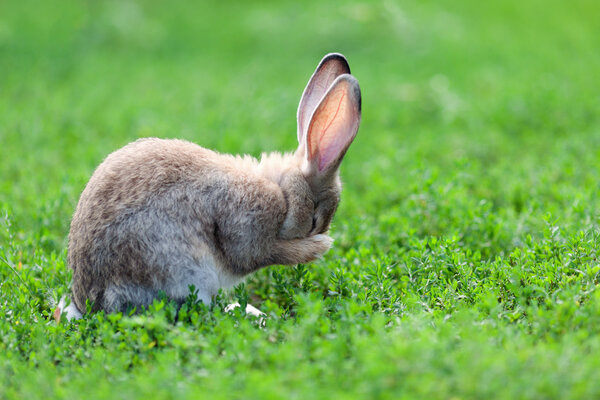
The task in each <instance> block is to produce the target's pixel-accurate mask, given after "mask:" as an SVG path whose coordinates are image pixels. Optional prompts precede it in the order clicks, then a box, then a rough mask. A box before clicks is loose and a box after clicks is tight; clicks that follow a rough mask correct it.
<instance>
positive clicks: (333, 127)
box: [308, 82, 360, 172]
mask: <svg viewBox="0 0 600 400" xmlns="http://www.w3.org/2000/svg"><path fill="white" fill-rule="evenodd" d="M352 96H353V92H352V90H348V85H347V84H345V83H344V82H341V83H340V84H338V85H337V87H336V88H334V89H333V90H332V91H331V92H330V93H329V94H328V95H327V97H326V98H325V99H323V102H322V103H321V104H320V105H319V107H318V108H317V110H316V111H315V114H314V115H313V119H312V121H311V126H310V129H309V141H308V146H309V149H308V157H309V161H312V162H314V161H315V160H314V159H315V157H318V172H323V171H324V170H326V169H328V168H330V167H332V166H334V165H335V164H336V162H337V161H338V160H339V159H340V158H341V157H342V156H343V155H344V153H345V152H346V150H347V149H348V146H350V143H352V140H353V139H354V137H355V136H356V131H357V130H358V122H359V119H360V114H359V111H358V105H357V99H355V98H353V97H352Z"/></svg>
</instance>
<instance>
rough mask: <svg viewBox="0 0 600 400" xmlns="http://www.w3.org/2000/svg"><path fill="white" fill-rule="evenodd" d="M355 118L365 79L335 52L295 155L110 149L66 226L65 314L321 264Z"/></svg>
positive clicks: (307, 100)
mask: <svg viewBox="0 0 600 400" xmlns="http://www.w3.org/2000/svg"><path fill="white" fill-rule="evenodd" d="M360 119H361V93H360V87H359V84H358V81H357V80H356V79H355V78H354V77H353V76H352V75H350V68H349V66H348V62H347V61H346V58H345V57H344V56H343V55H341V54H338V53H331V54H327V55H326V56H325V57H324V58H323V59H322V60H321V62H320V63H319V65H318V66H317V69H316V70H315V72H314V74H313V75H312V77H311V78H310V80H309V82H308V84H307V86H306V88H305V90H304V93H303V95H302V97H301V100H300V104H299V106H298V112H297V123H298V132H297V135H298V143H299V144H298V148H297V150H296V151H295V152H294V153H289V154H280V153H272V154H263V155H262V156H261V158H260V160H257V159H255V158H252V157H250V156H232V155H227V154H220V153H217V152H215V151H212V150H209V149H205V148H202V147H200V146H198V145H196V144H193V143H191V142H187V141H184V140H177V139H157V138H145V139H139V140H137V141H135V142H133V143H130V144H128V145H126V146H125V147H123V148H121V149H120V150H117V151H115V152H114V153H112V154H110V155H109V156H108V157H106V159H105V160H104V161H103V162H102V163H101V164H100V166H98V168H97V169H96V170H95V171H94V173H93V175H92V177H91V178H90V180H89V182H88V184H87V185H86V187H85V189H84V190H83V192H82V194H81V197H80V199H79V203H78V204H77V207H76V210H75V213H74V216H73V219H72V222H71V227H70V232H69V242H68V255H67V262H68V266H69V267H70V268H71V269H72V270H73V279H72V283H71V303H70V305H68V306H67V307H65V301H64V299H63V301H61V303H60V305H59V308H60V309H61V310H64V311H63V312H66V314H67V318H68V319H72V318H80V317H81V316H82V312H85V311H86V302H89V304H90V305H91V310H92V311H99V310H104V311H105V312H107V313H112V312H119V311H120V312H124V311H126V310H128V309H131V308H139V307H143V306H145V305H148V304H150V303H151V302H152V300H153V299H154V298H156V297H157V296H158V295H159V292H162V293H164V294H165V295H166V296H167V297H168V298H169V299H172V300H174V301H176V302H180V303H181V302H183V300H184V299H185V298H186V297H187V296H188V295H189V287H190V286H191V285H193V286H194V287H195V288H196V289H197V297H198V299H199V300H201V301H202V302H204V303H207V304H209V303H210V302H211V299H212V297H213V296H214V295H215V294H217V292H218V291H219V289H220V288H227V287H231V286H234V285H236V284H237V283H239V282H240V281H241V280H242V279H243V278H244V277H245V276H246V275H248V274H250V273H252V272H254V271H256V270H258V269H260V268H262V267H266V266H269V265H273V264H282V265H294V264H298V263H307V262H310V261H313V260H315V259H317V258H319V257H320V256H321V255H323V254H324V253H325V252H326V251H327V250H328V249H329V248H330V247H331V245H332V239H331V238H330V237H329V236H328V235H327V232H328V229H329V225H330V222H331V219H332V217H333V215H334V213H335V211H336V208H337V205H338V202H339V201H340V192H341V183H340V179H339V173H338V169H339V166H340V163H341V161H342V158H343V157H344V155H345V153H346V151H347V150H348V147H349V146H350V144H351V143H352V141H353V140H354V138H355V136H356V134H357V132H358V127H359V124H360ZM233 306H235V305H233ZM249 310H250V311H251V312H252V313H260V311H258V310H257V309H255V308H253V307H251V306H250V308H249Z"/></svg>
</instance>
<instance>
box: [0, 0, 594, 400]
mask: <svg viewBox="0 0 600 400" xmlns="http://www.w3.org/2000/svg"><path fill="white" fill-rule="evenodd" d="M199 3H200V4H191V3H188V2H183V1H174V2H125V1H102V2H98V1H64V2H63V1H57V0H52V1H46V2H30V1H27V0H22V1H8V2H6V1H5V2H1V3H0V276H1V281H0V315H2V318H0V382H2V383H1V384H0V399H21V398H79V397H85V398H89V399H93V398H110V399H115V398H177V399H182V398H200V397H209V398H214V399H220V398H223V399H226V398H260V399H265V398H295V399H306V398H322V399H333V398H389V399H403V398H406V399H410V398H416V399H437V398H439V399H450V398H455V399H459V398H465V399H469V398H471V399H487V398H502V399H516V398H525V399H548V398H556V399H566V398H582V399H591V398H598V397H600V357H598V354H600V290H599V284H600V260H599V251H600V250H599V249H600V229H599V225H600V211H599V210H600V197H599V196H600V185H599V183H600V172H599V171H600V95H599V93H600V78H599V77H598V71H600V52H599V51H598V49H599V48H600V24H599V23H598V15H599V13H600V7H599V6H598V4H597V2H595V1H592V0H589V1H585V0H581V1H580V0H577V1H574V2H570V3H569V4H567V3H564V2H559V1H549V2H548V1H544V2H542V1H529V2H523V1H517V0H507V1H503V2H481V1H476V0H472V1H470V0H459V1H452V2H429V1H428V2H420V1H413V0H407V1H403V2H395V1H392V0H390V1H387V0H386V1H383V2H376V1H372V2H369V1H362V2H355V1H349V2H323V1H311V2H308V1H306V2H297V1H296V2H256V3H255V2H242V1H239V2H237V1H235V2H216V1H215V2H213V1H207V2H199ZM330 51H339V52H342V53H344V54H345V55H346V56H347V57H348V59H349V61H350V65H351V67H352V71H353V73H354V75H355V76H356V77H357V78H358V80H359V81H360V83H361V87H362V92H363V121H362V125H361V128H360V131H359V133H358V136H357V139H356V141H355V142H354V144H353V145H352V147H351V149H350V151H349V153H348V154H347V156H346V159H345V161H344V164H343V166H342V177H343V180H344V183H345V186H344V192H343V195H342V202H341V204H340V209H339V211H338V213H337V215H336V217H335V220H334V223H333V226H332V231H331V234H332V236H333V237H334V238H335V240H336V243H335V246H334V249H333V250H332V251H330V252H329V253H328V254H326V255H325V256H324V258H323V259H322V260H320V261H318V262H315V263H313V264H310V265H303V266H298V267H296V268H289V267H285V268H284V267H272V268H267V269H265V270H262V271H260V272H259V273H257V274H256V275H254V276H252V277H250V278H249V279H248V280H247V282H246V285H245V286H240V287H238V288H237V290H235V291H234V292H232V293H223V294H222V295H221V296H220V297H219V298H218V299H216V302H215V304H214V305H212V306H211V307H207V306H204V305H201V304H194V303H193V302H192V301H189V302H188V303H187V304H186V305H185V306H184V307H183V309H182V310H181V312H180V313H179V316H178V317H177V318H176V317H175V308H174V305H173V304H170V303H169V302H166V301H157V302H156V303H155V304H154V305H153V306H152V307H151V308H150V309H149V310H147V311H146V312H144V313H142V314H139V315H135V316H122V315H103V314H95V315H91V316H86V317H85V318H84V319H83V320H81V321H77V322H73V323H68V322H65V321H62V322H61V323H60V324H58V325H57V324H56V323H55V322H54V320H53V318H52V311H53V308H54V305H55V303H56V301H57V300H58V299H59V298H60V297H61V296H62V295H64V294H65V293H67V292H68V284H69V281H70V273H69V271H68V269H67V267H66V265H65V259H66V244H67V242H66V237H67V233H68V228H69V223H70V218H71V215H72V213H73V210H74V207H75V205H76V203H77V200H78V197H79V194H80V193H81V191H82V189H83V187H84V185H85V183H86V182H87V179H88V178H89V177H90V175H91V173H92V172H93V169H94V168H95V166H96V165H98V164H99V163H100V162H101V161H102V159H103V158H104V157H105V156H106V155H107V154H108V153H110V152H111V151H113V150H115V149H117V148H119V147H121V146H123V145H125V144H126V143H128V142H130V141H132V140H134V139H136V138H138V137H143V136H159V137H178V138H184V139H188V140H192V141H194V142H196V143H199V144H200V145H203V146H205V147H210V148H214V149H216V150H219V151H223V152H231V153H249V154H252V155H259V154H260V153H261V152H262V151H271V150H292V149H293V148H294V147H295V140H296V139H295V138H296V134H295V111H296V105H297V102H298V100H299V96H300V93H301V91H302V89H303V88H304V85H305V83H306V81H307V79H308V77H309V76H310V74H311V73H312V71H313V69H314V67H315V65H316V63H317V62H318V61H319V59H320V58H321V57H322V56H323V55H324V54H325V53H327V52H330ZM231 298H238V299H239V300H241V301H247V300H249V301H250V302H251V303H252V304H253V305H255V306H257V307H259V308H261V309H262V310H263V311H265V312H267V313H268V315H269V316H268V319H267V321H266V326H265V327H263V328H261V327H260V326H259V325H258V324H257V323H256V321H254V320H253V319H252V318H251V317H249V316H248V317H247V316H244V315H241V314H240V313H239V312H238V313H237V314H235V315H227V314H225V313H224V312H223V311H222V310H223V305H224V304H226V303H227V302H228V301H230V300H231Z"/></svg>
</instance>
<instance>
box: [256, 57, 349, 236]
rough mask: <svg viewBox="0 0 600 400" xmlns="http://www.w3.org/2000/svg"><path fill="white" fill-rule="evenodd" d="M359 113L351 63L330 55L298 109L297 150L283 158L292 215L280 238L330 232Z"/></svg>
mask: <svg viewBox="0 0 600 400" xmlns="http://www.w3.org/2000/svg"><path fill="white" fill-rule="evenodd" d="M360 115H361V96H360V87H359V85H358V81H357V80H356V79H355V78H354V77H353V76H352V75H350V67H349V66H348V62H347V61H346V59H345V58H344V56H343V55H341V54H337V53H332V54H328V55H326V56H325V57H324V58H323V60H321V62H320V63H319V65H318V66H317V69H316V71H315V72H314V74H313V75H312V77H311V78H310V80H309V82H308V84H307V85H306V88H305V89H304V94H303V95H302V98H301V100H300V105H299V106H298V149H297V150H296V152H295V153H294V154H293V155H292V156H290V157H288V158H285V157H284V159H283V160H281V162H282V164H283V165H285V167H284V168H283V170H282V171H281V172H282V173H281V175H280V177H279V179H278V181H279V185H280V186H281V188H282V191H283V193H284V196H285V197H286V202H287V206H288V212H287V216H286V219H285V221H284V223H283V225H282V227H281V230H280V232H279V236H280V237H282V238H285V239H289V238H299V237H306V236H310V235H313V234H318V233H323V232H326V231H327V230H328V229H329V224H330V222H331V219H332V217H333V214H334V213H335V210H336V208H337V205H338V202H339V199H340V192H341V183H340V179H339V176H338V169H339V166H340V163H341V161H342V159H343V157H344V155H345V154H346V151H347V150H348V147H349V146H350V144H351V143H352V141H353V140H354V137H355V136H356V133H357V131H358V126H359V124H360ZM265 161H266V160H265ZM267 162H268V161H267Z"/></svg>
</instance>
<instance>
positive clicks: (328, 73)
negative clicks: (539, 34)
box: [297, 53, 350, 146]
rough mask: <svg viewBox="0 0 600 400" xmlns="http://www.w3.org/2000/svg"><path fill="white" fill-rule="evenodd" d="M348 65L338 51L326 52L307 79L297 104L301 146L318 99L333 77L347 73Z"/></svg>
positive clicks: (348, 70)
mask: <svg viewBox="0 0 600 400" xmlns="http://www.w3.org/2000/svg"><path fill="white" fill-rule="evenodd" d="M349 73H350V66H349V65H348V61H346V58H345V57H344V56H343V55H341V54H339V53H330V54H327V55H326V56H325V57H323V59H322V60H321V62H320V63H319V65H318V66H317V69H316V70H315V72H314V73H313V75H312V77H311V78H310V80H309V81H308V84H307V85H306V88H305V89H304V93H303V94H302V98H301V99H300V104H299V105H298V116H297V118H298V143H300V145H301V146H302V144H303V140H304V138H305V137H306V131H307V129H308V123H309V122H310V117H311V115H312V114H313V112H314V111H315V108H317V106H318V105H319V101H321V98H323V95H324V94H325V92H326V91H327V89H329V87H330V86H331V84H332V83H333V81H334V80H335V78H337V77H338V76H340V75H342V74H349Z"/></svg>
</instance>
